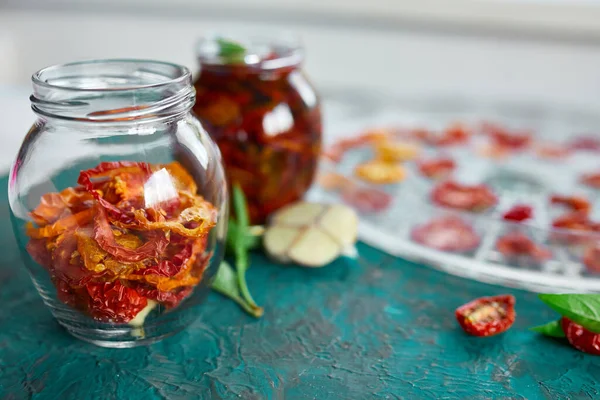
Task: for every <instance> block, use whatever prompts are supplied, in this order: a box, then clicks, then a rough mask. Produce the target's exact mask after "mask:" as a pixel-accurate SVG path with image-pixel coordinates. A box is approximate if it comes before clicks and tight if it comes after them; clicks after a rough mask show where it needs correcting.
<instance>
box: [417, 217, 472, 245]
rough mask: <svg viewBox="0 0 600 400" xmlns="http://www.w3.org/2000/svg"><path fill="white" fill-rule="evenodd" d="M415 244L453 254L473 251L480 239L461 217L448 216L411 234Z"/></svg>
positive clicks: (424, 225) (418, 228)
mask: <svg viewBox="0 0 600 400" xmlns="http://www.w3.org/2000/svg"><path fill="white" fill-rule="evenodd" d="M411 238H412V240H414V241H415V242H417V243H419V244H422V245H424V246H427V247H431V248H433V249H436V250H442V251H452V252H468V251H473V250H475V249H476V248H477V246H479V242H480V238H479V235H478V234H477V232H475V230H474V229H473V227H472V226H471V225H470V224H468V223H467V222H465V221H463V220H462V219H461V218H459V217H455V216H446V217H442V218H438V219H435V220H433V221H431V222H428V223H426V224H423V225H419V226H417V227H416V228H414V229H413V230H412V232H411Z"/></svg>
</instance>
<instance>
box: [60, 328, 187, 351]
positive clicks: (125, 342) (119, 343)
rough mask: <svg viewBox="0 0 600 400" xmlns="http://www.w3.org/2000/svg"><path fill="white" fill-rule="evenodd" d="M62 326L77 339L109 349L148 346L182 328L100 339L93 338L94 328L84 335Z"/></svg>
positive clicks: (96, 331)
mask: <svg viewBox="0 0 600 400" xmlns="http://www.w3.org/2000/svg"><path fill="white" fill-rule="evenodd" d="M61 325H62V324H61ZM63 327H64V328H65V329H66V330H67V332H69V334H71V336H73V337H75V338H77V339H80V340H83V341H84V342H88V343H91V344H93V345H96V346H99V347H106V348H110V349H128V348H132V347H138V346H148V345H151V344H153V343H157V342H160V341H161V340H163V339H166V338H168V337H170V336H173V335H176V334H177V333H179V332H181V331H182V330H183V328H181V329H180V330H178V331H176V332H169V333H166V334H164V335H161V336H155V337H149V338H144V339H141V338H140V339H137V338H135V337H134V336H130V338H129V339H124V338H123V339H112V340H102V339H97V338H95V337H96V336H97V335H98V330H96V329H92V330H90V332H88V334H87V335H84V334H83V333H82V332H75V331H73V330H71V329H69V328H68V327H67V326H65V325H63ZM140 329H141V328H140Z"/></svg>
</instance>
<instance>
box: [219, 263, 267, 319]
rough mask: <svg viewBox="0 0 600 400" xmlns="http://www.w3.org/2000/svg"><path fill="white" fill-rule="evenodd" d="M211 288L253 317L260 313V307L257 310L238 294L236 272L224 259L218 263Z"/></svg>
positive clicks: (258, 315)
mask: <svg viewBox="0 0 600 400" xmlns="http://www.w3.org/2000/svg"><path fill="white" fill-rule="evenodd" d="M212 288H213V289H214V290H216V291H217V292H219V293H221V294H222V295H224V296H227V297H229V298H230V299H232V300H233V301H235V302H236V303H238V304H239V305H240V307H242V308H243V309H244V310H245V311H246V312H248V313H249V314H251V315H254V316H255V317H260V316H261V315H262V309H260V310H261V311H258V310H257V309H256V308H254V307H252V306H251V305H250V304H248V303H247V302H246V301H245V300H244V299H243V298H242V297H241V296H240V290H239V287H238V281H237V276H236V273H235V271H234V270H233V268H232V267H231V266H230V265H229V264H228V263H227V262H226V261H222V262H221V264H220V265H219V270H218V271H217V275H216V276H215V280H214V281H213V284H212Z"/></svg>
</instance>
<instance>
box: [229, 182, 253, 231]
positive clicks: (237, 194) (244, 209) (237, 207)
mask: <svg viewBox="0 0 600 400" xmlns="http://www.w3.org/2000/svg"><path fill="white" fill-rule="evenodd" d="M233 210H234V211H235V220H236V222H237V224H238V226H239V228H240V230H241V231H244V232H248V228H249V227H250V217H249V216H248V206H247V205H246V196H245V195H244V191H243V190H242V187H241V186H240V185H239V184H238V183H236V184H234V185H233Z"/></svg>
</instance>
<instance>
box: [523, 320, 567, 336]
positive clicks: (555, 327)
mask: <svg viewBox="0 0 600 400" xmlns="http://www.w3.org/2000/svg"><path fill="white" fill-rule="evenodd" d="M529 330H530V331H534V332H537V333H541V334H542V335H545V336H550V337H556V338H562V337H565V332H564V331H563V329H562V326H561V325H560V320H556V321H552V322H548V323H547V324H544V325H539V326H534V327H533V328H529Z"/></svg>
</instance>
